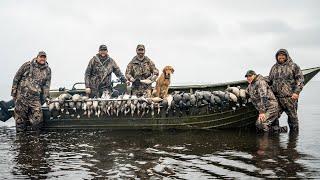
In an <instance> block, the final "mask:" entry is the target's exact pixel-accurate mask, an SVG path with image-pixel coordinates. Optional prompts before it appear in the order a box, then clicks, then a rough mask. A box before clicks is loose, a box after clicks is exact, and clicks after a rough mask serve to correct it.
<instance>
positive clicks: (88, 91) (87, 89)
mask: <svg viewBox="0 0 320 180" xmlns="http://www.w3.org/2000/svg"><path fill="white" fill-rule="evenodd" d="M85 92H86V94H87V96H89V95H90V94H91V89H90V88H86V89H85Z"/></svg>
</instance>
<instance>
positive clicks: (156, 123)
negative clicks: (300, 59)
mask: <svg viewBox="0 0 320 180" xmlns="http://www.w3.org/2000/svg"><path fill="white" fill-rule="evenodd" d="M319 71H320V67H315V68H309V69H304V70H302V72H303V75H304V78H305V84H307V83H308V82H309V81H310V80H311V79H312V78H313V77H314V76H315V75H316V74H317V73H318V72H319ZM81 84H83V83H76V84H75V85H74V86H73V87H72V88H71V89H65V88H60V89H58V90H50V95H51V97H58V96H59V95H61V94H63V93H68V94H70V95H74V94H85V89H84V88H77V86H79V85H81ZM228 87H241V88H244V89H245V88H246V87H247V82H246V81H244V80H241V81H233V82H226V83H217V84H201V85H181V86H170V88H169V93H173V92H185V93H194V92H197V91H211V92H212V91H223V90H225V89H226V88H228ZM114 88H115V89H117V90H118V91H119V92H123V91H126V87H125V85H124V84H117V85H116V86H114ZM105 101H114V100H112V99H106V100H105ZM0 108H1V109H0V120H1V121H6V120H7V119H9V118H11V117H12V114H13V109H14V103H13V101H12V100H11V101H9V102H4V101H1V102H0ZM42 109H43V117H44V125H43V129H44V130H61V129H66V130H68V129H111V130H139V129H140V130H141V129H146V130H168V129H178V130H180V129H239V128H251V127H254V124H255V121H256V119H257V115H258V112H257V110H256V109H255V108H254V107H253V105H252V104H251V103H250V102H247V103H245V104H240V105H239V104H235V103H228V105H226V106H220V107H218V108H215V107H210V105H209V104H202V105H197V106H192V107H189V108H187V109H184V110H181V109H179V108H177V109H170V111H168V110H166V109H165V108H159V112H156V113H151V112H146V113H145V114H144V115H143V116H142V115H140V114H138V113H133V114H132V115H131V114H127V115H124V114H119V115H115V114H114V115H107V114H102V115H100V116H95V115H92V116H83V113H84V112H82V111H81V110H80V111H79V112H76V111H74V112H72V110H70V112H68V113H67V114H66V113H64V114H62V115H61V114H59V113H57V112H52V111H49V108H48V107H42ZM77 114H78V116H77ZM80 115H81V116H80Z"/></svg>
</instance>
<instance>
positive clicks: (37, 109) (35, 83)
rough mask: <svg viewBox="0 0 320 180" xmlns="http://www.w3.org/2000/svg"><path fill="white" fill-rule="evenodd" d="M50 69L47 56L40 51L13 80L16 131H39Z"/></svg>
mask: <svg viewBox="0 0 320 180" xmlns="http://www.w3.org/2000/svg"><path fill="white" fill-rule="evenodd" d="M50 83H51V69H50V67H49V65H48V63H47V55H46V53H45V52H43V51H41V52H39V53H38V56H37V57H36V58H34V59H33V60H32V61H28V62H26V63H24V64H23V65H22V66H21V67H20V69H19V70H18V72H17V73H16V75H15V76H14V79H13V84H12V90H11V96H12V97H13V99H14V101H15V108H14V114H15V116H14V117H15V120H16V130H17V132H19V131H24V130H27V128H29V127H30V130H39V128H41V125H42V122H43V119H42V116H43V115H42V110H41V104H42V102H44V101H47V100H49V90H50Z"/></svg>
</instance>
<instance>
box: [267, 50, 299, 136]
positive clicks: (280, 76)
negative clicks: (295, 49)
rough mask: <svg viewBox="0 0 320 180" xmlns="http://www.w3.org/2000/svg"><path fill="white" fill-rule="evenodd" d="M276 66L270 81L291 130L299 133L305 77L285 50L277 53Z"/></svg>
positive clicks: (270, 75) (272, 69)
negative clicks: (299, 114) (300, 106)
mask: <svg viewBox="0 0 320 180" xmlns="http://www.w3.org/2000/svg"><path fill="white" fill-rule="evenodd" d="M276 60H277V62H276V64H275V65H273V67H272V68H271V71H270V74H269V81H270V85H271V87H272V90H273V92H274V94H275V96H276V97H277V98H278V101H279V104H280V107H281V110H280V115H281V114H282V112H283V111H285V112H286V114H287V115H288V124H289V127H290V130H292V131H298V130H299V123H298V114H297V109H298V99H299V94H300V92H301V91H302V88H303V86H304V77H303V74H302V72H301V69H300V67H299V66H298V65H297V64H296V63H294V62H293V61H292V59H291V57H290V56H289V53H288V51H287V50H285V49H280V50H278V52H277V53H276Z"/></svg>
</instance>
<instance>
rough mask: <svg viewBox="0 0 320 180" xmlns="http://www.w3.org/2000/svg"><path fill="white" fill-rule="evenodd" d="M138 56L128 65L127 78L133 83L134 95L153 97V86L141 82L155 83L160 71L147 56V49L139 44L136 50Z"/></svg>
mask: <svg viewBox="0 0 320 180" xmlns="http://www.w3.org/2000/svg"><path fill="white" fill-rule="evenodd" d="M136 52H137V56H135V57H134V58H133V59H132V60H131V62H130V63H129V64H128V66H127V69H126V78H127V79H128V80H129V81H130V82H131V83H132V94H135V95H138V96H142V95H146V96H151V91H152V87H151V84H152V83H151V84H145V83H142V82H140V81H141V80H146V79H149V80H151V82H155V81H156V79H157V77H158V75H159V70H158V69H157V68H156V66H155V64H154V63H153V62H152V61H151V60H150V59H149V58H148V57H147V56H145V47H144V45H142V44H139V45H138V46H137V49H136Z"/></svg>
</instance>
